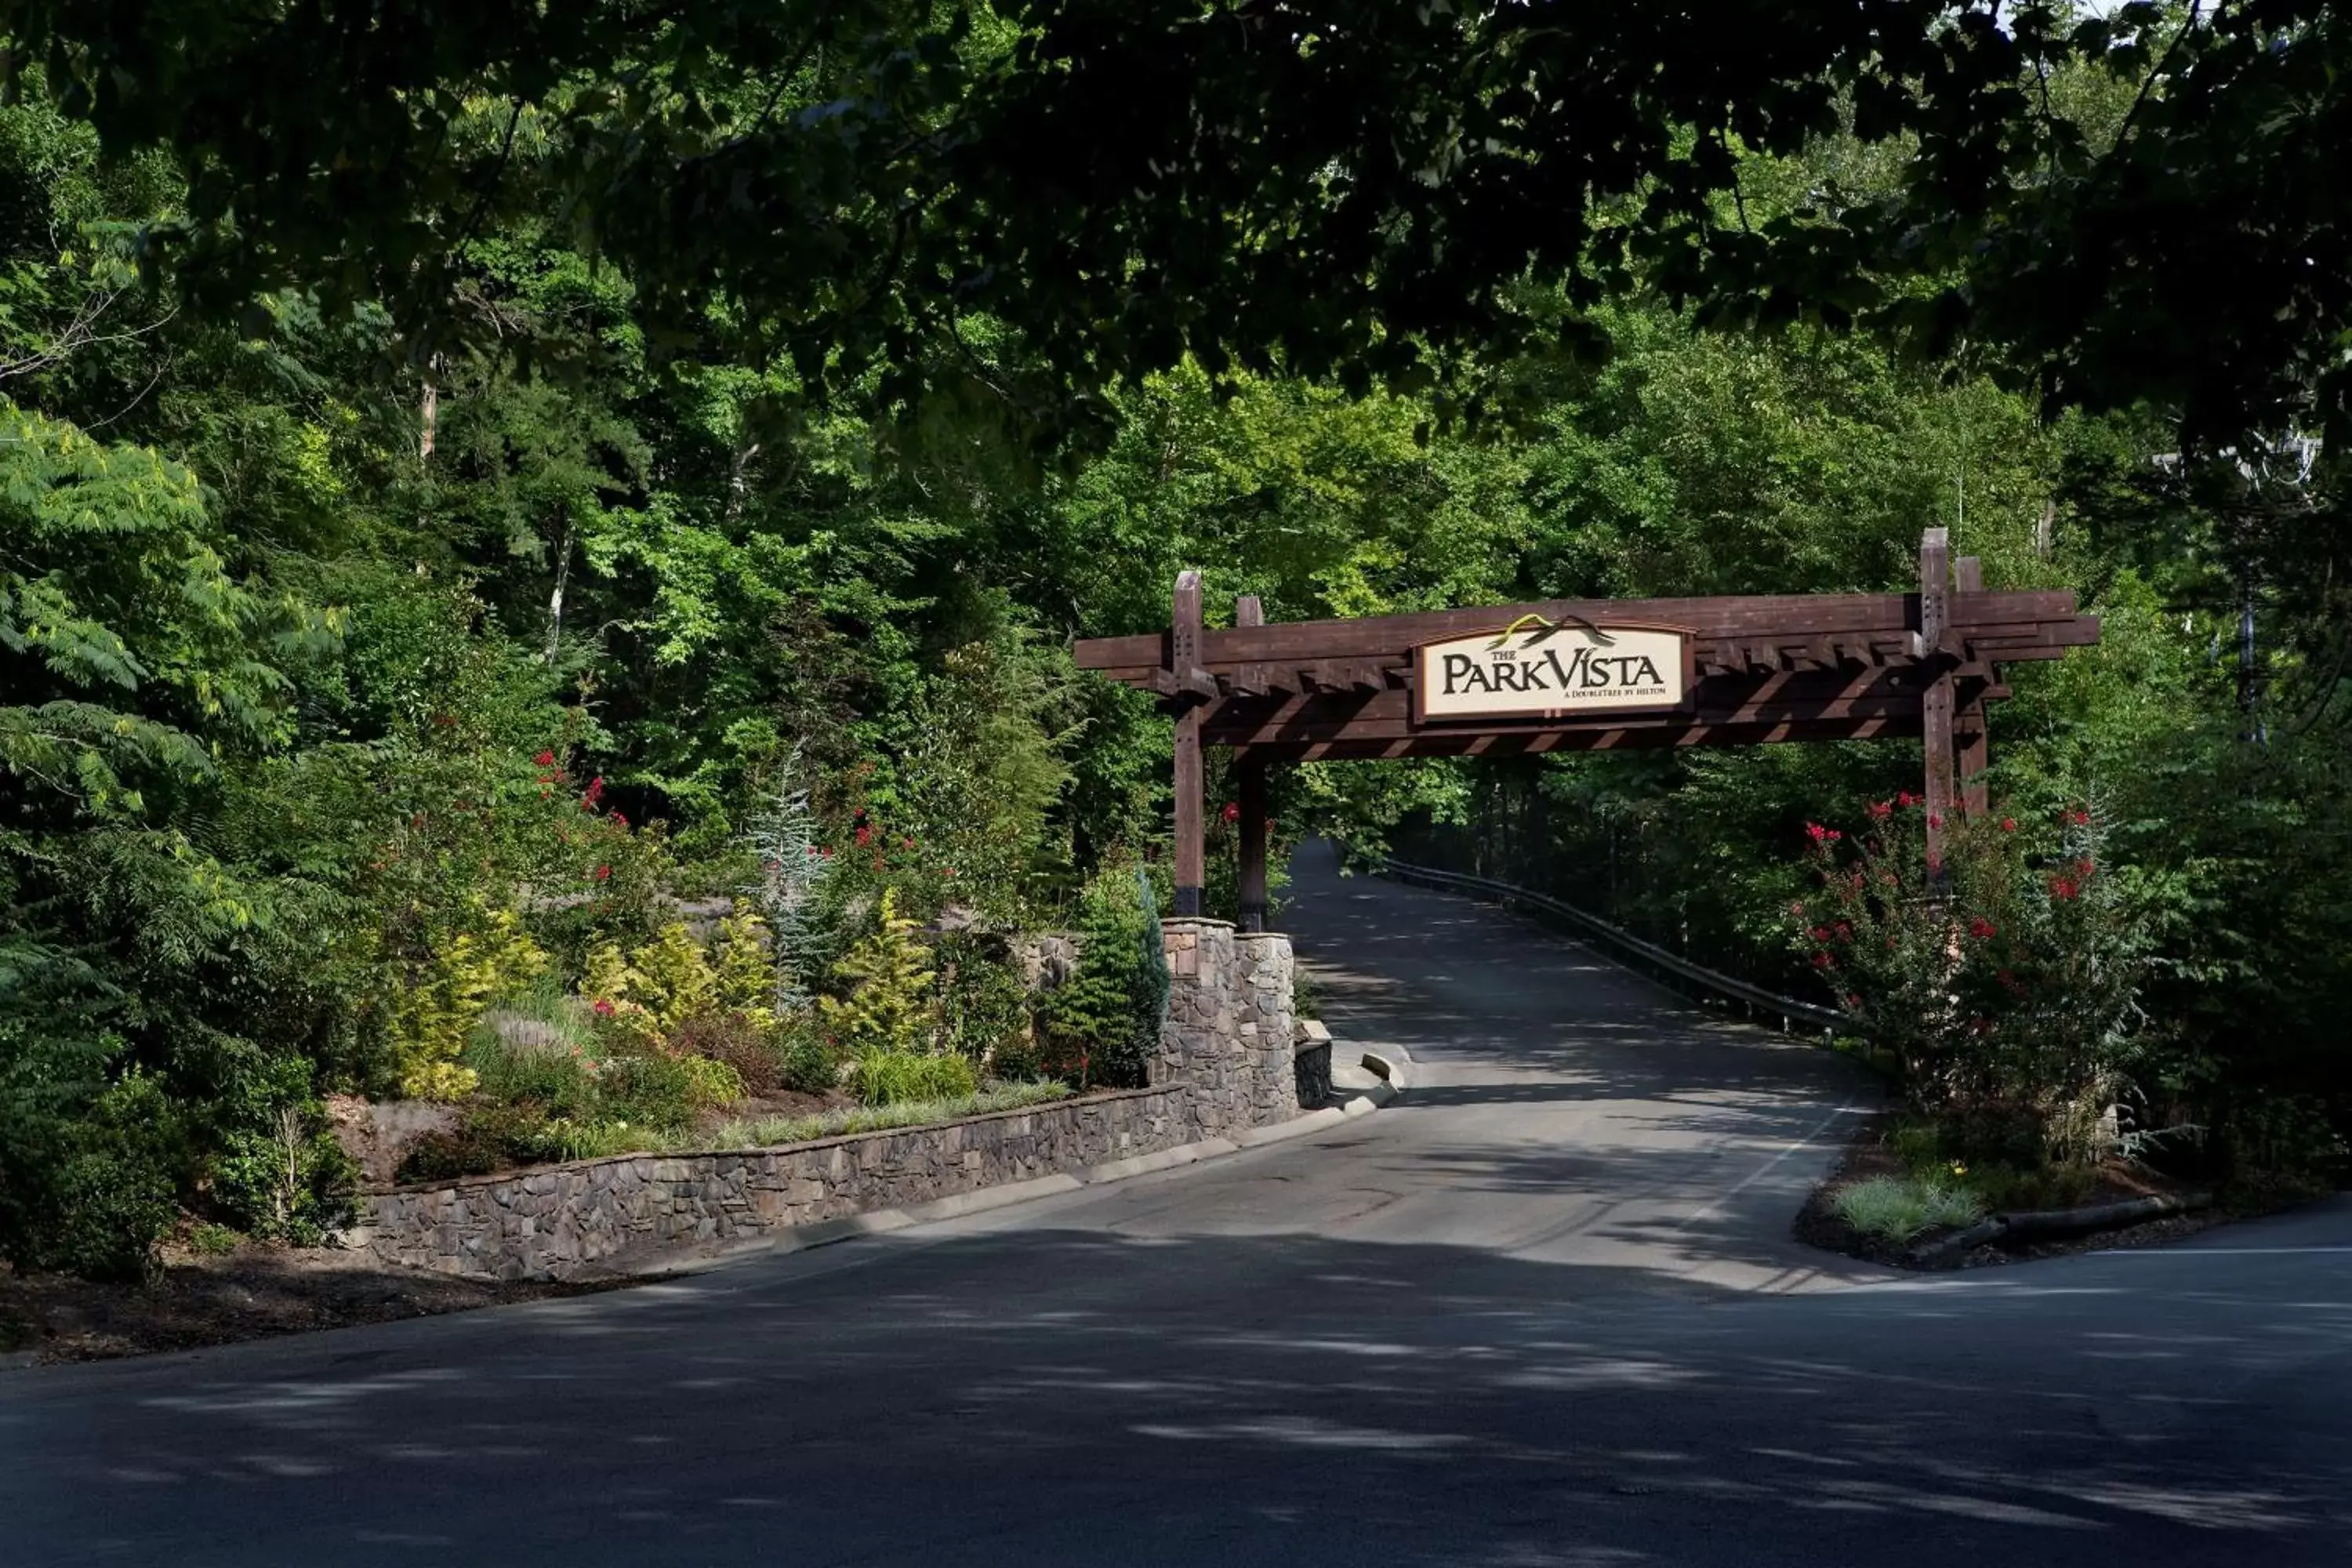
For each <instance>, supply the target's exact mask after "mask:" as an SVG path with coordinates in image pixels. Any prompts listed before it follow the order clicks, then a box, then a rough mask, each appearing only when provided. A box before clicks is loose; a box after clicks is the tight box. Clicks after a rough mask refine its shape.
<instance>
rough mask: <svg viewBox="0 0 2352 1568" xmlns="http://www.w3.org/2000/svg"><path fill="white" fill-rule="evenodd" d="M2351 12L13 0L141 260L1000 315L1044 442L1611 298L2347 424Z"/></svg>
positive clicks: (2145, 395)
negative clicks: (1120, 412)
mask: <svg viewBox="0 0 2352 1568" xmlns="http://www.w3.org/2000/svg"><path fill="white" fill-rule="evenodd" d="M2347 26H2352V22H2347V19H2346V18H2345V17H2344V16H2342V15H2341V14H2340V11H2339V9H2338V8H2337V7H2336V6H2335V5H2330V4H2326V0H2253V3H2246V4H2236V5H2231V4H2222V5H2210V6H2209V5H2204V4H2202V3H2201V0H2200V3H2199V4H2192V5H2187V6H2185V7H2184V6H2181V5H2159V4H2155V3H2152V0H2134V3H2132V4H2127V5H2120V6H2116V7H2112V8H2108V9H2106V10H2105V11H2101V12H2083V11H2078V10H2076V9H2075V8H2074V6H2073V5H2069V4H2067V3H2065V0H2030V3H2028V4H2023V5H2001V4H2000V3H1999V0H1961V3H1959V4H1948V3H1943V0H1850V3H1848V4H1843V5H1809V4H1801V3H1793V0H1713V3H1710V4H1706V5H1692V6H1684V7H1657V6H1606V5H1580V4H1575V3H1572V0H1555V3H1543V0H1538V3H1534V4H1528V3H1522V0H1510V3H1508V4H1503V3H1496V0H1488V3H1477V0H1459V3H1456V0H1433V3H1431V4H1426V5H1390V4H1385V3H1381V0H1224V3H1217V4H1205V5H1204V4H1200V3H1197V0H1034V3H1022V0H1008V3H1006V4H1003V5H978V4H971V3H963V0H958V3H949V4H937V5H932V4H926V5H897V4H890V3H887V0H862V3H855V4H835V3H832V0H824V3H820V0H788V3H769V0H761V3H756V4H746V3H728V0H716V3H710V4H697V5H669V4H660V3H654V0H561V3H558V4H552V5H541V4H519V3H512V0H509V3H498V0H491V3H488V4H467V5H450V4H446V3H444V0H394V3H392V4H383V3H379V0H319V3H317V4H312V5H299V6H287V7H262V8H237V7H228V8H224V7H221V6H217V5H207V4H203V3H201V0H126V3H123V4H118V5H107V6H102V7H93V6H87V5H68V4H62V3H58V0H49V3H46V4H44V3H39V0H12V3H11V4H8V5H5V6H0V29H5V32H6V33H7V35H8V36H9V37H10V38H11V40H12V45H13V47H12V48H11V50H10V54H9V61H10V69H11V72H12V73H13V76H14V79H15V82H16V89H17V90H19V91H23V92H46V93H49V94H53V95H54V97H55V100H56V101H57V102H58V104H59V106H60V107H61V108H62V109H63V110H65V111H66V112H67V113H68V114H70V115H72V116H75V117H77V118H81V119H86V120H87V121H89V123H90V124H91V125H92V126H93V127H94V128H95V129H96V130H97V132H99V135H100V141H101V144H102V145H103V147H104V148H105V149H106V150H107V152H108V153H110V155H111V156H114V157H116V158H129V157H131V156H134V155H136V154H139V153H145V152H149V151H153V152H155V153H159V154H161V155H163V156H166V157H168V158H169V159H170V160H171V161H172V163H173V166H174V167H175V168H176V169H177V170H178V171H179V174H180V175H181V177H182V178H183V179H184V182H185V195H184V202H183V203H181V204H178V205H176V206H175V209H174V210H173V211H172V212H170V213H168V214H160V215H155V216H153V217H152V219H151V220H150V221H148V222H147V223H146V224H145V226H144V236H143V237H144V247H145V252H144V253H145V255H146V258H147V259H148V261H149V263H150V265H151V266H152V267H155V268H165V267H168V268H172V269H173V273H174V275H175V276H177V277H179V278H181V279H184V280H185V281H187V282H188V283H189V284H190V285H191V286H193V287H198V288H201V289H204V290H205V292H206V295H207V297H208V298H211V299H213V300H224V301H226V300H239V299H245V298H250V297H252V296H254V295H255V294H257V293H258V292H266V291H268V290H270V289H278V288H281V287H285V286H287V285H289V284H299V286H301V287H303V288H305V289H313V290H317V291H319V292H320V294H321V295H322V296H324V297H326V298H328V299H330V300H338V301H341V302H344V303H351V302H356V301H362V300H365V301H383V302H385V303H386V304H387V305H389V306H390V308H392V309H393V310H394V314H395V316H396V318H397V319H398V320H399V321H401V322H402V323H403V325H404V328H405V329H406V331H408V333H409V334H410V335H409V337H408V338H407V340H406V341H407V342H408V344H409V350H410V352H411V353H422V352H429V350H430V349H431V347H432V346H433V345H435V344H436V343H438V342H441V341H443V340H444V339H446V338H449V337H452V336H464V335H467V333H468V332H469V331H480V330H481V327H482V323H481V322H479V321H472V322H468V321H464V320H463V319H462V316H463V313H462V312H459V311H456V310H452V308H451V307H452V299H451V293H452V290H453V289H456V288H457V286H458V284H459V282H460V280H461V279H462V277H463V275H464V273H465V271H466V270H467V264H466V260H465V256H466V250H467V246H468V244H469V243H470V242H472V241H474V240H476V239H478V238H480V237H483V236H485V235H487V234H489V233H492V232H496V231H498V230H499V229H500V228H501V227H502V226H504V225H506V224H508V223H509V222H511V221H513V220H514V219H516V218H517V217H518V216H520V215H524V214H530V215H531V216H533V218H534V219H535V220H536V221H538V222H541V223H552V224H554V225H555V226H557V228H558V230H559V231H560V232H561V233H562V236H563V237H564V240H565V243H567V244H570V245H572V246H574V247H576V248H578V249H579V250H580V251H581V252H582V253H583V255H588V256H593V257H597V258H604V259H606V260H608V261H609V262H611V263H612V264H613V265H615V266H617V267H619V268H622V269H623V270H624V272H625V275H626V277H627V278H628V279H629V285H630V288H629V300H628V309H629V310H630V311H631V313H632V314H633V316H634V317H635V319H636V320H637V321H639V323H640V324H641V327H642V328H643V330H644V331H646V334H647V342H648V343H649V344H650V345H651V346H653V347H654V348H655V349H656V352H679V353H701V354H709V353H720V354H727V355H730V356H736V357H740V356H743V355H745V354H747V353H748V354H750V355H751V357H754V358H758V359H762V360H770V359H772V360H776V361H783V362H789V363H792V364H793V367H794V369H795V372H796V374H797V375H798V377H799V379H800V382H801V383H802V384H803V386H804V387H806V388H810V389H815V388H820V387H825V386H832V385H837V384H856V382H857V379H858V377H859V376H860V375H861V374H864V372H865V371H866V369H867V368H868V367H871V366H879V367H881V369H882V372H883V382H884V390H885V391H886V392H887V393H888V394H889V395H893V396H895V397H898V398H900V399H902V400H903V399H907V398H910V397H912V396H913V395H915V392H916V388H917V387H918V385H919V384H921V382H922V381H923V380H924V379H925V376H926V374H932V375H936V374H956V366H957V365H958V363H960V361H961V356H962V353H963V352H964V351H965V348H966V345H965V343H964V341H963V339H962V337H961V332H962V331H963V330H964V323H966V322H967V321H969V320H970V319H971V318H973V317H977V316H986V317H990V318H993V319H994V320H996V321H1001V322H1003V323H1005V324H1007V325H1009V326H1010V327H1011V328H1013V330H1015V331H1017V332H1018V333H1019V334H1020V335H1021V339H1022V341H1023V342H1024V346H1025V349H1026V352H1027V353H1028V354H1029V355H1030V356H1032V362H1031V363H1030V364H1029V365H1028V367H1027V369H1028V370H1029V372H1030V374H1032V375H1033V376H1035V377H1038V378H1042V381H1043V384H1044V388H1045V390H1047V391H1050V392H1051V393H1052V394H1053V395H1054V397H1053V398H1052V399H1051V400H1050V401H1048V402H1045V403H1043V404H1041V405H1039V407H1040V408H1041V409H1043V410H1046V411H1049V412H1051V413H1053V414H1054V415H1055V416H1061V415H1066V414H1069V413H1070V412H1071V406H1072V405H1070V403H1069V402H1068V401H1067V400H1068V399H1069V398H1071V397H1073V396H1076V397H1077V398H1080V399H1083V398H1086V397H1088V396H1090V395H1094V394H1096V393H1097V392H1099V390H1100V389H1101V388H1102V387H1103V386H1105V385H1108V384H1112V383H1115V382H1118V381H1121V380H1126V381H1132V380H1133V378H1135V377H1136V376H1138V375H1140V374H1147V373H1149V372H1152V371H1158V370H1165V369H1169V368H1171V367H1172V366H1173V365H1175V364H1176V363H1178V362H1179V361H1180V360H1181V359H1182V358H1184V357H1185V356H1187V355H1189V356H1191V357H1192V358H1193V359H1195V360H1196V361H1197V362H1198V363H1202V364H1203V365H1205V366H1207V367H1208V368H1209V369H1210V370H1211V371H1212V372H1218V371H1221V370H1222V369H1223V367H1225V366H1226V365H1228V364H1237V365H1241V366H1244V367H1245V368H1248V369H1251V370H1255V371H1258V372H1266V371H1270V370H1272V369H1274V368H1276V366H1280V367H1282V368H1284V369H1285V370H1286V371H1288V372H1290V373H1293V374H1303V375H1307V376H1309V377H1316V378H1319V377H1323V376H1327V375H1329V376H1335V377H1337V378H1338V379H1339V381H1340V382H1341V383H1342V384H1346V385H1348V386H1349V387H1350V388H1351V389H1353V390H1356V391H1359V392H1360V391H1362V390H1364V389H1365V388H1366V387H1368V386H1369V385H1370V384H1371V381H1372V379H1373V378H1376V377H1377V378H1379V379H1380V380H1381V381H1382V383H1383V384H1388V385H1391V386H1392V387H1395V388H1398V389H1400V390H1414V389H1416V388H1418V387H1421V386H1423V385H1425V384H1429V382H1430V381H1431V380H1432V378H1444V379H1445V380H1446V381H1448V382H1449V383H1450V384H1458V390H1457V394H1456V396H1455V399H1454V401H1458V402H1459V403H1460V404H1461V405H1462V406H1464V407H1465V408H1470V409H1474V410H1475V409H1476V408H1480V407H1483V406H1485V405H1486V402H1487V401H1488V400H1489V399H1488V397H1487V394H1488V393H1490V392H1491V390H1492V389H1491V388H1489V387H1487V386H1485V385H1483V384H1477V383H1475V381H1472V382H1469V383H1462V382H1461V380H1460V374H1459V373H1461V372H1462V371H1463V369H1464V363H1465V357H1466V356H1473V355H1475V356H1479V357H1482V358H1484V359H1486V360H1491V359H1492V358H1493V357H1494V355H1495V354H1496V353H1497V351H1506V352H1507V351H1516V350H1519V349H1524V348H1533V347H1545V348H1549V349H1553V350H1559V351H1565V352H1570V353H1575V352H1580V351H1591V350H1593V349H1596V348H1598V347H1599V346H1600V344H1601V339H1602V334H1601V331H1600V329H1599V327H1598V325H1597V324H1596V323H1595V322H1594V321H1593V320H1592V316H1591V310H1592V308H1593V306H1594V305H1595V303H1596V302H1597V301H1598V300H1601V298H1603V297H1605V296H1607V295H1609V294H1611V293H1613V292H1618V291H1622V289H1624V288H1625V287H1627V286H1629V284H1632V283H1634V282H1639V283H1641V284H1643V285H1646V286H1649V287H1653V288H1655V289H1659V290H1660V291H1662V292H1663V293H1664V296H1665V297H1666V298H1668V299H1670V300H1674V301H1675V302H1676V303H1678V304H1685V305H1688V306H1691V307H1693V308H1695V309H1696V310H1698V311H1699V313H1700V316H1701V318H1702V319H1703V320H1707V321H1723V322H1731V321H1738V322H1745V323H1751V324H1758V323H1760V324H1765V325H1780V324H1783V323H1788V322H1812V323H1819V324H1822V325H1824V326H1828V327H1832V328H1839V329H1843V328H1847V327H1853V326H1860V327H1864V328H1868V329H1872V330H1876V331H1884V332H1885V333H1888V334H1891V335H1893V336H1894V337H1895V338H1897V339H1899V340H1900V341H1902V342H1906V343H1907V344H1909V345H1911V346H1913V347H1915V348H1916V349H1917V350H1919V351H1920V352H1922V353H1926V354H1927V355H1930V356H1942V355H1946V354H1948V353H1954V352H1958V351H1964V350H1965V351H1970V352H1975V353H1979V354H1981V355H1983V356H1984V360H1983V363H1990V364H1994V365H1998V366H1999V367H2000V368H2001V369H2002V370H2004V371H2005V372H2007V373H2008V374H2012V375H2014V376H2016V377H2018V378H2020V379H2021V380H2026V381H2030V382H2031V383H2032V384H2034V385H2035V386H2036V387H2037V389H2038V390H2039V392H2040V393H2041V395H2042V396H2043V397H2044V398H2045V399H2047V400H2048V401H2050V402H2051V403H2052V404H2053V405H2073V404H2081V405H2086V406H2091V407H2096V408H2112V407H2120V406H2127V405H2135V404H2138V403H2141V402H2145V401H2149V400H2155V401H2158V402H2160V403H2163V404H2165V405H2167V406H2168V407H2170V408H2172V409H2174V410H2175V411H2176V412H2177V414H2178V416H2179V418H2180V419H2181V420H2182V421H2183V423H2184V426H2185V427H2186V429H2187V431H2188V433H2189V436H2190V437H2193V438H2196V439H2199V440H2202V441H2206V442H2209V443H2218V444H2221V445H2227V444H2230V443H2231V442H2233V441H2236V440H2239V439H2241V438H2242V437H2248V436H2250V435H2257V434H2260V435H2275V434H2276V433H2278V432H2279V431H2280V430H2281V429H2282V428H2284V426H2286V425H2288V424H2290V423H2301V424H2306V425H2309V426H2314V427H2315V428H2322V429H2324V430H2325V431H2326V434H2327V435H2328V436H2329V437H2330V438H2331V439H2340V438H2341V437H2342V435H2343V426H2342V421H2343V417H2344V416H2343V413H2342V409H2343V404H2344V400H2343V376H2344V374H2345V372H2344V355H2343V353H2342V343H2343V340H2344V335H2345V333H2346V331H2347V326H2352V321H2347V304H2352V301H2347V292H2346V289H2347V285H2346V283H2345V281H2344V279H2343V276H2342V269H2341V268H2336V267H2333V266H2331V265H2329V262H2330V260H2331V258H2333V257H2334V256H2335V255H2336V254H2337V253H2339V252H2340V250H2341V247H2342V245H2343V234H2344V224H2345V216H2346V214H2345V208H2344V203H2345V202H2346V200H2347V197H2346V196H2345V195H2344V187H2343V183H2342V182H2341V181H2340V180H2337V179H2336V178H2334V177H2333V174H2332V171H2334V170H2335V169H2336V167H2337V166H2338V165H2339V163H2340V162H2341V160H2342V157H2343V155H2344V153H2346V151H2347V142H2346V138H2347V124H2352V105H2347V88H2346V87H2345V86H2344V82H2345V80H2346V79H2347V72H2346V70H2345V67H2346V65H2347V47H2352V44H2347ZM1792 161H1794V162H1795V163H1798V164H1801V169H1802V174H1790V173H1788V172H1786V166H1788V165H1790V163H1791V162H1792ZM942 347H944V348H946V349H949V350H952V351H956V352H953V353H940V352H939V351H940V349H941V348H942Z"/></svg>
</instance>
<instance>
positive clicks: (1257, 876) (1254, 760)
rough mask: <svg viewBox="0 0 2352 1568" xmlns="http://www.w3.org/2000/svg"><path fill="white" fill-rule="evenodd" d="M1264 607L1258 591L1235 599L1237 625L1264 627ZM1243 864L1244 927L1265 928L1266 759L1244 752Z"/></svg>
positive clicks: (1242, 902)
mask: <svg viewBox="0 0 2352 1568" xmlns="http://www.w3.org/2000/svg"><path fill="white" fill-rule="evenodd" d="M1234 625H1235V626H1264V625H1265V608H1264V606H1262V605H1259V603H1258V600H1257V595H1255V594H1244V595H1241V596H1240V597H1239V598H1237V599H1235V600H1234ZM1238 772H1239V773H1240V780H1239V783H1240V786H1241V799H1240V801H1239V803H1238V804H1239V805H1240V807H1241V820H1240V822H1239V823H1237V824H1236V825H1235V826H1238V827H1240V829H1241V850H1240V855H1241V864H1240V867H1239V868H1238V869H1239V873H1240V874H1239V876H1238V877H1237V879H1236V881H1237V882H1238V884H1239V890H1240V894H1241V898H1240V903H1241V928H1242V930H1244V931H1264V930H1265V760H1264V759H1263V758H1260V757H1253V756H1251V755H1249V754H1248V753H1247V752H1244V753H1243V754H1242V756H1241V757H1240V759H1239V769H1238Z"/></svg>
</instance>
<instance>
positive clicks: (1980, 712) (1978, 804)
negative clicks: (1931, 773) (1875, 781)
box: [1952, 555, 1992, 816]
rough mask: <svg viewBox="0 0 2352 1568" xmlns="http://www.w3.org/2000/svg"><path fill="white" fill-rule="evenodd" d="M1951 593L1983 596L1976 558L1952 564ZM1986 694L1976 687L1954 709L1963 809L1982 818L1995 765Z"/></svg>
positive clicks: (1981, 570) (1987, 807)
mask: <svg viewBox="0 0 2352 1568" xmlns="http://www.w3.org/2000/svg"><path fill="white" fill-rule="evenodd" d="M1952 591H1953V592H1954V593H1958V594H1981V593H1983V592H1984V563H1982V562H1981V561H1979V560H1978V559H1977V558H1976V557H1975V556H1973V555H1963V556H1961V557H1960V558H1959V559H1958V561H1955V562H1953V563H1952ZM1987 684H1990V683H1989V682H1988V683H1987ZM1984 693H1985V687H1984V685H1978V686H1975V687H1974V688H1973V689H1972V690H1971V692H1970V695H1969V697H1968V699H1967V700H1964V701H1962V702H1960V703H1959V704H1958V706H1957V707H1956V708H1955V709H1954V710H1953V716H1952V738H1953V742H1954V744H1955V747H1956V749H1957V752H1958V767H1959V774H1960V809H1961V810H1963V811H1965V812H1967V813H1968V814H1969V816H1983V815H1984V814H1985V813H1986V812H1988V811H1990V809H1991V808H1992V800H1991V792H1990V788H1989V786H1988V785H1987V784H1986V782H1985V769H1986V768H1988V767H1990V766H1991V765H1992V731H1990V728H1988V727H1987V723H1986V721H1987V718H1988V715H1987V713H1986V711H1985V710H1986V709H1987V708H1988V707H1989V706H1990V704H1988V703H1987V702H1986V701H1985V698H1984Z"/></svg>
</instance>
